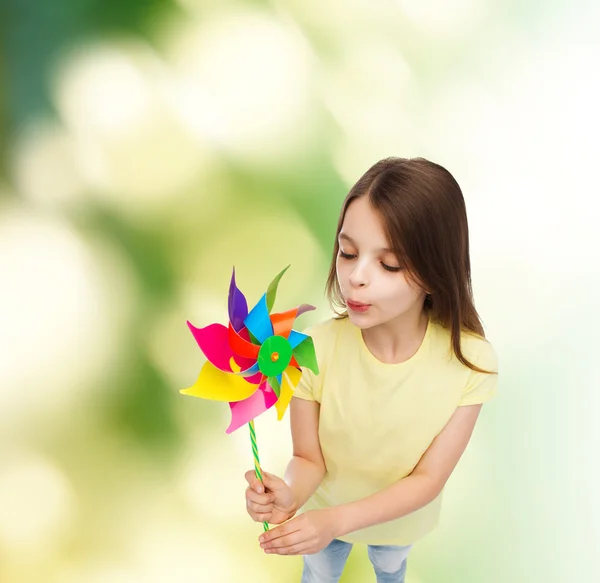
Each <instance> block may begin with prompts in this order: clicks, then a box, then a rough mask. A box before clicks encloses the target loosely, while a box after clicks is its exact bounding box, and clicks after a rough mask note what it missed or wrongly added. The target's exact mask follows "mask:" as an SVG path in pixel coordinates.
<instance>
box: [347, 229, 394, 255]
mask: <svg viewBox="0 0 600 583" xmlns="http://www.w3.org/2000/svg"><path fill="white" fill-rule="evenodd" d="M339 238H340V239H343V240H344V241H348V243H351V244H352V245H354V246H355V247H358V245H356V242H355V241H354V239H353V238H352V237H350V235H346V233H340V234H339ZM377 251H383V252H385V253H393V252H394V251H393V249H389V248H388V247H382V248H381V249H377Z"/></svg>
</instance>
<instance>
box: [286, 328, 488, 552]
mask: <svg viewBox="0 0 600 583" xmlns="http://www.w3.org/2000/svg"><path fill="white" fill-rule="evenodd" d="M307 333H309V334H310V335H311V336H312V338H313V341H314V344H315V351H316V354H317V360H318V362H319V370H320V374H319V375H315V374H314V373H312V372H311V371H310V370H308V369H305V370H304V372H303V374H302V378H301V379H300V382H299V384H298V387H297V388H296V390H295V392H294V396H295V397H299V398H301V399H306V400H311V401H314V400H316V401H318V402H319V403H320V418H319V440H320V443H321V449H322V451H323V456H324V458H325V465H326V467H327V473H326V475H325V478H324V479H323V481H322V483H321V485H320V486H319V488H318V489H317V491H316V492H315V493H314V494H313V496H312V497H311V498H310V499H309V500H308V502H307V503H306V504H305V506H304V507H303V511H307V510H312V509H319V508H327V507H330V506H337V505H339V504H345V503H348V502H352V501H354V500H358V499H360V498H364V497H366V496H370V495H371V494H374V493H376V492H379V491H381V490H383V489H384V488H386V487H387V486H389V485H391V484H393V483H394V482H396V481H398V480H400V479H402V478H404V477H406V476H408V475H409V474H410V473H411V472H412V471H413V469H414V468H415V466H416V465H417V463H418V462H419V460H420V458H421V456H422V455H423V454H424V453H425V451H426V450H427V448H428V447H429V446H430V445H431V442H432V441H433V439H434V438H435V437H436V436H437V435H438V434H439V433H440V431H442V429H443V428H444V426H445V425H446V423H447V422H448V421H449V419H450V417H451V416H452V414H453V413H454V412H455V410H456V408H457V407H459V406H461V405H474V404H476V403H483V402H485V401H487V400H488V399H490V398H491V397H492V396H494V394H495V392H496V384H497V378H498V376H497V375H496V374H485V373H478V372H475V371H472V370H471V369H469V368H468V367H466V366H464V365H463V364H461V363H460V362H459V361H458V360H457V359H456V357H455V356H454V355H453V353H452V350H451V345H450V332H449V330H447V329H445V328H444V327H442V326H441V325H439V324H436V323H434V322H433V321H431V320H430V321H429V323H428V326H427V331H426V333H425V337H424V338H423V342H422V343H421V346H420V348H419V349H418V351H417V352H416V353H415V354H414V355H413V356H412V357H411V358H410V359H409V360H407V361H405V362H402V363H398V364H386V363H383V362H381V361H380V360H378V359H377V358H376V357H375V356H374V355H373V354H372V353H371V352H370V351H369V349H368V348H367V346H366V344H365V343H364V340H363V337H362V333H361V331H360V329H359V328H357V327H356V326H355V325H354V324H352V323H351V322H350V320H349V319H347V318H345V319H339V320H334V319H332V320H328V321H326V322H324V323H321V324H318V325H316V326H314V327H312V328H311V329H309V330H308V331H307ZM461 347H462V351H463V354H464V355H465V356H466V357H467V359H468V360H469V361H470V362H472V363H473V364H475V365H476V366H478V367H480V368H482V369H484V370H489V371H497V370H498V368H497V366H498V361H497V357H496V353H495V352H494V349H493V348H492V345H491V344H490V343H489V342H488V341H487V340H485V339H484V338H482V337H480V336H478V335H474V334H470V333H463V334H462V337H461ZM441 499H442V494H440V495H439V496H438V497H437V498H436V499H435V500H433V502H431V503H429V504H427V505H426V506H424V507H422V508H420V509H418V510H416V511H415V512H412V513H411V514H408V515H406V516H403V517H402V518H398V519H396V520H392V521H389V522H385V523H382V524H377V525H374V526H370V527H368V528H364V529H362V530H358V531H356V532H353V533H350V534H348V535H346V536H344V537H341V538H342V539H343V540H345V541H348V542H362V543H367V544H380V545H382V544H383V545H385V544H388V545H408V544H412V543H414V542H415V541H416V540H417V539H418V538H420V537H422V536H423V535H425V534H427V533H428V532H430V531H431V530H433V529H434V528H435V527H436V526H437V524H438V521H439V515H440V507H441Z"/></svg>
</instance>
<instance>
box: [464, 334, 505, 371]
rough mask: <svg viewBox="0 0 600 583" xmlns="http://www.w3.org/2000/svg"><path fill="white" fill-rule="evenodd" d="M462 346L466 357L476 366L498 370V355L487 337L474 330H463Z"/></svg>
mask: <svg viewBox="0 0 600 583" xmlns="http://www.w3.org/2000/svg"><path fill="white" fill-rule="evenodd" d="M460 347H461V350H462V352H463V354H464V355H465V358H466V359H467V360H468V361H469V362H471V363H473V364H474V365H475V366H477V367H479V368H482V369H484V370H488V371H490V372H498V355H497V354H496V351H495V350H494V347H493V346H492V343H491V342H490V341H489V340H488V339H487V338H484V337H483V336H480V335H479V334H475V333H474V332H466V331H463V332H462V333H461V335H460Z"/></svg>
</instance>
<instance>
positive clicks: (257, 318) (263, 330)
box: [244, 294, 273, 344]
mask: <svg viewBox="0 0 600 583" xmlns="http://www.w3.org/2000/svg"><path fill="white" fill-rule="evenodd" d="M244 325H245V326H246V328H248V330H250V332H252V334H253V335H254V337H255V338H256V339H257V340H258V341H259V342H260V343H261V344H262V343H263V342H264V341H265V340H266V339H267V338H268V337H269V336H273V326H272V324H271V320H270V318H269V310H268V309H267V294H265V295H263V297H262V298H260V301H259V302H258V303H257V304H256V306H254V307H253V308H252V310H251V311H250V313H249V314H248V316H246V319H245V320H244Z"/></svg>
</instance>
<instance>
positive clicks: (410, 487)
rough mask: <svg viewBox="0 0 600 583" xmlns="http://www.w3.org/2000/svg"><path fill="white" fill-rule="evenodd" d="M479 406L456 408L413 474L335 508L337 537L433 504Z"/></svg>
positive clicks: (470, 430) (466, 442) (477, 414)
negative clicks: (365, 496) (430, 503)
mask: <svg viewBox="0 0 600 583" xmlns="http://www.w3.org/2000/svg"><path fill="white" fill-rule="evenodd" d="M480 410H481V405H468V406H464V407H459V408H458V409H457V410H456V411H455V412H454V414H453V415H452V417H451V418H450V421H448V423H447V424H446V426H445V427H444V429H443V430H442V431H441V432H440V434H439V435H438V436H437V437H436V438H435V439H434V440H433V442H432V443H431V445H430V446H429V448H428V449H427V451H426V452H425V453H424V454H423V456H422V457H421V460H420V461H419V463H418V464H417V466H416V467H415V469H414V470H413V471H412V473H411V474H410V475H409V476H407V477H406V478H403V479H402V480H399V481H398V482H396V483H394V484H392V485H391V486H388V487H387V488H385V489H384V490H382V491H380V492H377V493H376V494H373V495H371V496H368V497H367V498H362V499H360V500H356V501H355V502H351V503H349V504H342V505H340V506H336V507H334V508H332V509H331V510H332V511H333V512H335V522H336V523H337V525H338V526H337V527H336V536H343V535H345V534H348V533H349V532H354V531H355V530H359V529H361V528H366V527H368V526H372V525H374V524H379V523H382V522H387V521H389V520H393V519H395V518H400V517H401V516H405V515H406V514H410V513H411V512H414V511H415V510H418V509H419V508H421V507H422V506H425V505H426V504H429V502H431V501H433V500H434V499H435V498H436V497H437V496H438V494H439V493H440V492H441V490H442V488H443V487H444V485H445V484H446V481H447V480H448V478H449V477H450V475H451V474H452V472H453V470H454V468H455V467H456V464H457V463H458V461H459V459H460V457H461V456H462V454H463V452H464V450H465V448H466V447H467V444H468V443H469V440H470V438H471V435H472V433H473V429H474V427H475V423H476V421H477V417H478V416H479V412H480Z"/></svg>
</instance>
